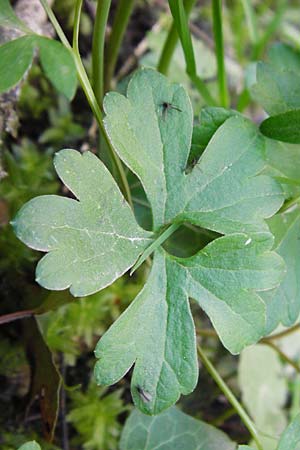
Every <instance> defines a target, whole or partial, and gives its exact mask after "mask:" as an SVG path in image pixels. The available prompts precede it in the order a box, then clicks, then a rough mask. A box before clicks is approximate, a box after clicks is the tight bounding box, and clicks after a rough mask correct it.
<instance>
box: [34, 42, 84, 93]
mask: <svg viewBox="0 0 300 450" xmlns="http://www.w3.org/2000/svg"><path fill="white" fill-rule="evenodd" d="M37 44H38V46H39V49H40V60H41V64H42V67H43V70H44V72H45V74H46V76H47V77H48V78H49V80H50V81H51V83H52V84H53V85H54V86H55V88H56V89H57V90H58V91H59V92H61V93H62V94H64V95H65V96H66V97H67V98H68V99H69V100H72V98H73V97H74V94H75V91H76V86H77V74H76V67H75V63H74V60H73V57H72V55H71V52H70V51H69V50H68V49H67V48H66V47H64V45H62V44H61V43H60V42H58V41H55V40H53V39H48V38H46V37H41V36H39V37H37Z"/></svg>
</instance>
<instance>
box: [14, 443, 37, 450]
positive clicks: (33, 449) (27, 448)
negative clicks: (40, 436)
mask: <svg viewBox="0 0 300 450" xmlns="http://www.w3.org/2000/svg"><path fill="white" fill-rule="evenodd" d="M18 450H41V447H40V446H39V444H38V443H37V442H35V441H30V442H26V443H25V444H23V445H21V447H19V448H18Z"/></svg>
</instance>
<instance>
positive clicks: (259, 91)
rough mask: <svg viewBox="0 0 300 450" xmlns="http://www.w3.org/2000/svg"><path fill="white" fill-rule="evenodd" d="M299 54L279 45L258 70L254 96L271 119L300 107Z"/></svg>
mask: <svg viewBox="0 0 300 450" xmlns="http://www.w3.org/2000/svg"><path fill="white" fill-rule="evenodd" d="M299 70H300V53H299V52H298V51H295V50H293V49H292V48H291V47H289V46H287V45H283V44H279V45H276V46H274V47H273V48H271V50H270V52H269V54H268V62H267V63H265V62H259V63H258V64H257V66H256V83H254V84H253V85H252V86H251V89H250V90H251V95H252V97H253V99H254V100H255V101H257V102H258V103H259V104H260V105H262V107H263V108H264V109H265V111H266V112H267V113H269V114H270V115H277V114H281V113H284V112H287V111H290V110H292V109H298V108H299V106H300V76H299Z"/></svg>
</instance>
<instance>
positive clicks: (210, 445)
mask: <svg viewBox="0 0 300 450" xmlns="http://www.w3.org/2000/svg"><path fill="white" fill-rule="evenodd" d="M235 448H236V444H235V443H234V442H232V441H231V440H230V439H229V438H228V437H227V436H226V434H225V433H223V432H222V431H220V430H218V429H216V428H214V427H213V426H211V425H208V424H207V423H205V422H202V421H200V420H196V419H194V418H193V417H191V416H188V415H187V414H184V413H183V412H181V411H180V410H179V409H177V408H170V409H168V410H167V411H165V412H164V413H163V414H161V415H160V416H158V417H147V416H145V415H143V414H141V413H140V412H139V411H137V410H134V411H132V413H131V414H130V416H129V418H128V419H127V421H126V424H125V426H124V428H123V431H122V436H121V441H120V450H158V449H159V450H175V449H182V450H183V449H184V450H221V449H222V450H235Z"/></svg>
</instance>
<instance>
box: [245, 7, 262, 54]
mask: <svg viewBox="0 0 300 450" xmlns="http://www.w3.org/2000/svg"><path fill="white" fill-rule="evenodd" d="M242 5H243V8H244V13H245V17H246V22H247V26H248V29H249V36H250V41H251V42H252V44H253V45H254V46H256V45H257V43H258V40H259V33H258V27H257V21H256V16H255V11H254V8H253V5H252V2H251V1H250V0H242Z"/></svg>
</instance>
